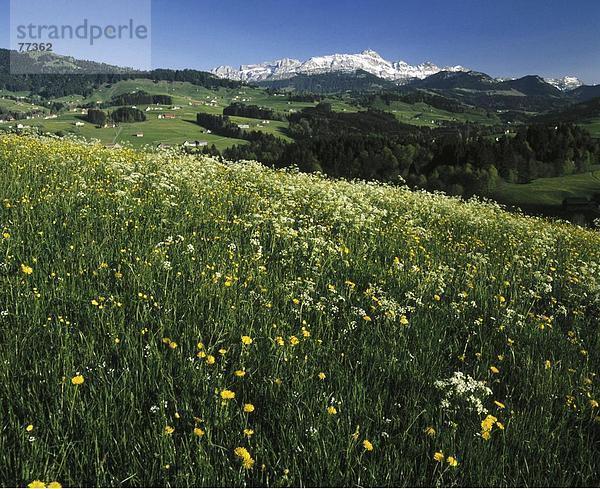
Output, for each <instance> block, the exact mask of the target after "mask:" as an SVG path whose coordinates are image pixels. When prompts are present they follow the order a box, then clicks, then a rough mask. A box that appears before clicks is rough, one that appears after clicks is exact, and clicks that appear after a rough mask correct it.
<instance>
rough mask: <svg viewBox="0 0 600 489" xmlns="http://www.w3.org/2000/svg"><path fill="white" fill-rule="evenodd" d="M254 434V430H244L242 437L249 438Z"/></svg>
mask: <svg viewBox="0 0 600 489" xmlns="http://www.w3.org/2000/svg"><path fill="white" fill-rule="evenodd" d="M253 434H254V430H253V429H250V428H244V435H245V436H247V437H248V438H250V437H251V436H252V435H253Z"/></svg>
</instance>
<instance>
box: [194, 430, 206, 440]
mask: <svg viewBox="0 0 600 489" xmlns="http://www.w3.org/2000/svg"><path fill="white" fill-rule="evenodd" d="M194 435H196V436H197V437H198V438H202V437H203V436H204V430H203V429H202V428H194Z"/></svg>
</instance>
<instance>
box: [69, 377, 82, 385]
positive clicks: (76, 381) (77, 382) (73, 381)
mask: <svg viewBox="0 0 600 489" xmlns="http://www.w3.org/2000/svg"><path fill="white" fill-rule="evenodd" d="M84 381H85V379H84V378H83V375H76V376H75V377H73V378H72V379H71V384H73V385H81V384H83V382H84Z"/></svg>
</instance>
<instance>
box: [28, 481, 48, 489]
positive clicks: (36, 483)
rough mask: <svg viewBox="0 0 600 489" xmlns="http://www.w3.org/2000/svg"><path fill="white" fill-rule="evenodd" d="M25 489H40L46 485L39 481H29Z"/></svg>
mask: <svg viewBox="0 0 600 489" xmlns="http://www.w3.org/2000/svg"><path fill="white" fill-rule="evenodd" d="M27 487H31V488H32V489H33V488H36V489H37V488H42V487H46V483H45V482H42V481H41V480H37V479H36V480H34V481H31V482H30V483H29V484H27Z"/></svg>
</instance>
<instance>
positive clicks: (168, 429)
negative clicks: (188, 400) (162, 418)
mask: <svg viewBox="0 0 600 489" xmlns="http://www.w3.org/2000/svg"><path fill="white" fill-rule="evenodd" d="M174 432H175V428H173V427H172V426H169V425H167V426H165V435H172V434H173V433H174Z"/></svg>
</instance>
